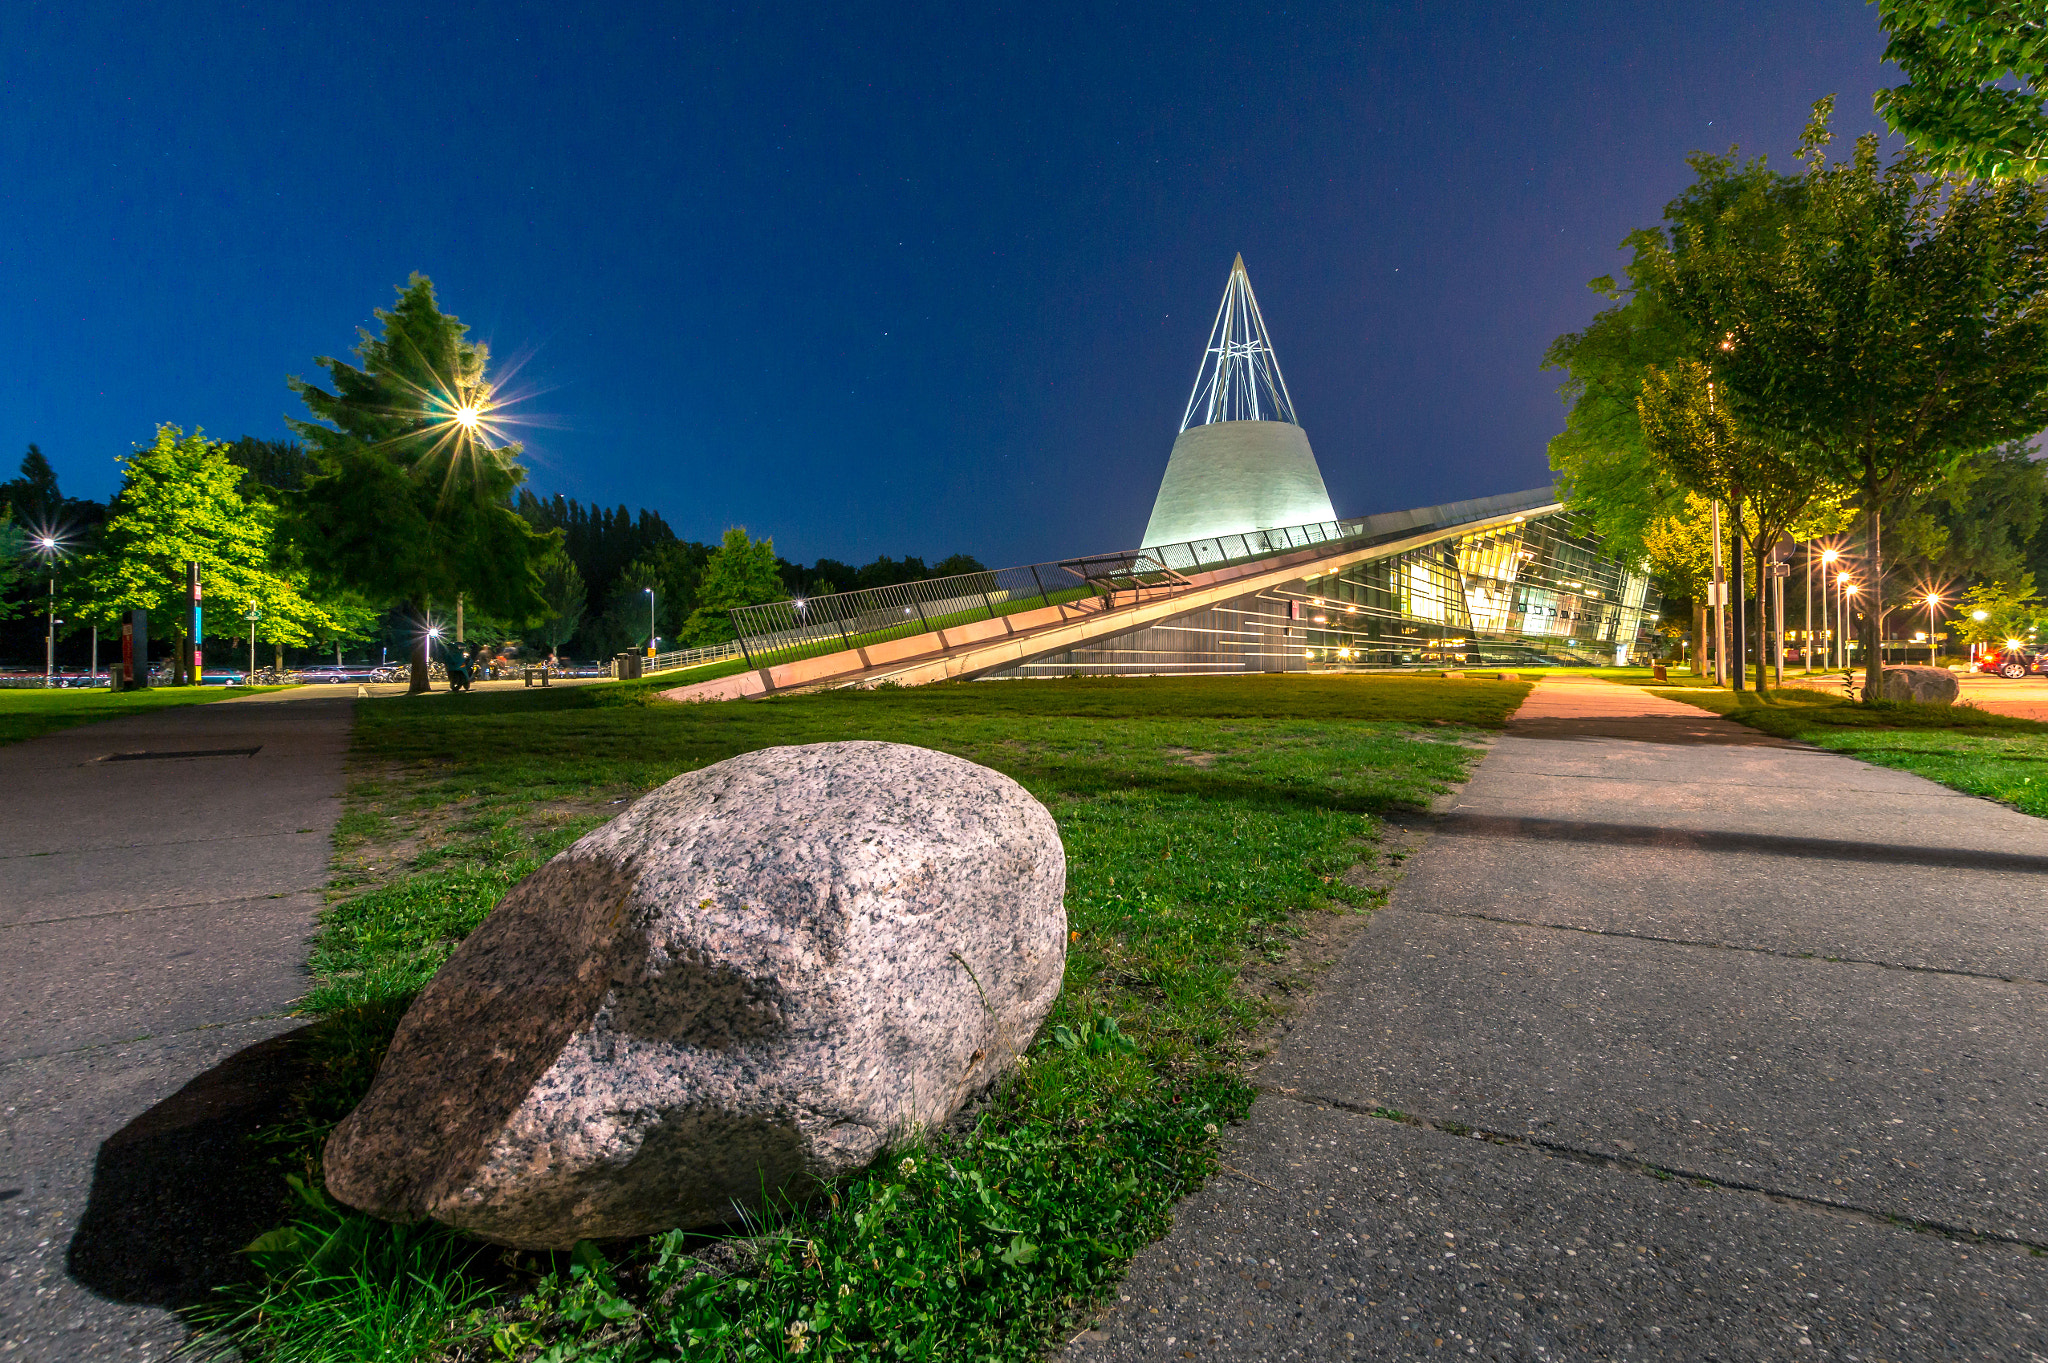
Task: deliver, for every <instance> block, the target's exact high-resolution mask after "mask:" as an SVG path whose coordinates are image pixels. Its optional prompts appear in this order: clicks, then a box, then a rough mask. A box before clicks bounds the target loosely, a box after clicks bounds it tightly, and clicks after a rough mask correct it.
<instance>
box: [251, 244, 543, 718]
mask: <svg viewBox="0 0 2048 1363" xmlns="http://www.w3.org/2000/svg"><path fill="white" fill-rule="evenodd" d="M377 319H378V321H380V322H381V323H383V334H382V335H381V336H372V335H371V334H369V333H368V332H363V333H362V339H361V341H360V342H359V343H358V344H357V346H356V349H355V354H356V358H357V359H358V360H359V361H360V367H358V366H357V365H351V364H347V363H345V362H343V361H341V360H337V359H333V358H331V357H328V356H321V357H319V358H317V359H316V361H315V363H317V364H318V365H319V366H320V367H321V368H322V369H324V370H326V371H327V374H328V377H329V378H330V379H331V380H332V381H333V385H334V391H333V392H331V393H330V392H328V391H326V390H324V389H321V388H317V387H315V386H314V385H312V384H310V383H308V382H306V381H305V380H303V379H299V378H293V379H291V380H290V383H291V386H292V389H293V391H294V392H296V393H298V395H299V397H300V398H301V399H302V400H303V401H304V402H305V404H306V407H307V409H308V410H309V411H311V412H312V414H313V416H314V418H315V419H314V420H312V421H293V422H291V423H290V425H291V427H292V429H293V431H295V432H296V433H297V434H298V436H299V437H300V438H301V439H302V440H304V441H305V442H306V445H307V446H308V448H309V449H310V451H311V454H312V460H313V471H312V472H311V473H310V474H309V475H308V476H307V477H306V479H305V484H304V486H303V487H302V488H301V489H300V490H299V491H298V492H296V493H293V494H290V495H289V496H288V498H287V500H286V506H287V509H288V512H289V516H290V525H291V532H292V539H293V541H294V543H295V544H296V546H297V547H298V550H299V552H300V553H302V554H303V555H304V558H305V562H306V565H307V567H308V568H309V569H310V570H311V572H312V573H313V576H314V579H315V581H317V582H319V583H321V584H322V585H323V586H328V587H331V588H334V589H339V590H345V591H350V592H354V593H356V594H358V595H360V596H361V597H363V598H365V599H367V600H370V601H373V602H398V603H402V604H403V606H404V609H405V611H406V613H407V615H408V616H410V617H412V618H414V619H415V620H417V621H420V622H421V624H422V625H423V617H424V614H425V608H426V606H427V605H428V604H429V603H438V604H440V605H441V606H442V607H443V608H446V607H447V606H449V605H452V604H453V602H454V600H455V598H456V596H457V595H463V596H465V597H466V598H467V599H468V601H470V602H472V603H474V605H475V606H476V608H477V609H478V610H479V611H480V612H481V613H483V614H485V615H492V616H499V617H503V618H506V619H509V620H515V621H526V620H531V619H535V618H538V617H539V616H540V615H542V614H543V613H544V612H545V611H546V609H547V606H546V603H545V602H544V601H543V600H542V598H541V593H540V579H539V576H538V573H537V568H538V565H539V562H540V560H541V557H542V556H543V555H544V554H545V553H546V552H547V550H548V548H549V546H550V544H551V543H552V542H553V537H552V536H550V535H548V534H546V533H544V532H542V531H540V530H537V529H535V528H534V527H533V526H531V525H530V524H528V522H527V521H526V520H525V519H524V518H523V517H521V516H520V515H519V513H518V512H517V511H515V510H514V509H513V507H512V498H513V494H514V493H515V492H516V491H517V490H518V487H519V484H520V483H521V481H523V480H524V478H525V476H526V474H525V470H524V469H523V468H521V467H520V465H519V462H518V458H519V455H520V453H521V450H520V447H519V446H518V445H516V444H512V445H504V446H496V447H494V446H493V445H492V444H491V440H490V438H489V437H490V429H491V428H490V412H491V410H492V402H493V390H492V387H491V384H490V382H489V381H488V380H487V379H486V378H485V374H484V370H485V366H486V363H487V361H488V359H489V355H488V352H487V351H486V349H485V347H484V346H482V345H479V344H477V343H476V342H474V341H469V340H466V339H464V336H465V333H466V332H467V331H468V328H467V327H465V326H464V325H463V324H462V323H461V322H459V321H457V320H456V319H455V318H454V317H451V316H449V315H447V314H445V313H443V312H442V311H441V310H440V307H439V306H438V305H437V304H436V303H435V301H434V287H433V284H432V283H431V282H430V281H429V280H428V279H427V278H426V277H425V276H423V275H418V274H415V275H414V276H412V278H411V280H410V281H409V282H408V283H407V285H406V286H405V288H403V289H401V290H399V297H398V304H397V306H396V307H394V308H392V309H390V310H389V311H385V310H381V309H380V310H379V311H378V312H377ZM323 423H324V424H323ZM414 633H415V636H416V637H415V638H414V640H413V642H412V646H411V651H412V686H411V691H412V692H413V693H418V692H421V691H424V690H426V689H428V684H427V658H426V636H425V632H424V629H423V628H416V629H415V631H414Z"/></svg>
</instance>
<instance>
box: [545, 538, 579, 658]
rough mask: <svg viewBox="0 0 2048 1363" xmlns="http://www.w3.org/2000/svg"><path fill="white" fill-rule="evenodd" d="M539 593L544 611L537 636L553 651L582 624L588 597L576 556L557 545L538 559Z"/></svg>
mask: <svg viewBox="0 0 2048 1363" xmlns="http://www.w3.org/2000/svg"><path fill="white" fill-rule="evenodd" d="M540 595H541V599H542V600H543V601H545V602H547V614H546V615H544V616H542V617H541V622H540V628H539V638H540V641H541V643H542V644H543V645H545V646H546V648H547V650H548V652H549V653H554V652H555V651H557V650H558V649H560V648H561V647H562V646H563V645H565V644H567V643H568V642H569V640H570V639H572V638H574V637H575V635H576V631H577V630H578V629H580V628H581V627H582V625H583V611H584V608H585V606H586V605H587V603H588V601H589V595H588V593H587V591H586V589H585V588H584V585H583V574H582V573H580V572H578V571H577V570H576V560H575V559H572V558H570V557H569V554H568V551H567V550H565V549H563V548H561V547H560V546H559V545H558V546H556V547H555V548H553V549H550V550H549V551H548V552H547V554H546V556H545V557H543V558H542V559H541V561H540Z"/></svg>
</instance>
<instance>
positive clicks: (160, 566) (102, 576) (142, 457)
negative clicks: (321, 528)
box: [64, 425, 328, 659]
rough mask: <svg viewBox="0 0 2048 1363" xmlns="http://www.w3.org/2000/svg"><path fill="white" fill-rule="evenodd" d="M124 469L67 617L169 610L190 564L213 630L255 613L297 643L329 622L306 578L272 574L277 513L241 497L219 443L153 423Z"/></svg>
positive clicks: (75, 583) (76, 577)
mask: <svg viewBox="0 0 2048 1363" xmlns="http://www.w3.org/2000/svg"><path fill="white" fill-rule="evenodd" d="M122 463H123V465H124V476H123V479H122V483H121V491H120V492H119V493H118V494H116V495H115V497H114V500H113V503H112V505H111V506H110V507H109V515H108V518H107V522H106V525H105V527H104V528H103V529H102V531H101V533H100V539H99V545H98V547H97V549H96V550H95V551H94V552H92V553H90V554H88V555H86V556H85V557H84V561H83V563H82V564H81V565H80V568H79V570H78V571H77V572H75V573H74V574H72V576H71V581H70V583H69V584H68V587H67V589H66V592H65V595H64V608H65V612H66V614H68V615H71V616H73V617H74V618H78V619H84V620H91V621H97V622H100V623H102V624H110V623H112V621H113V620H114V619H115V618H116V617H117V616H119V615H121V614H123V613H125V612H127V611H130V610H148V611H164V610H167V609H169V608H170V607H171V606H173V605H174V604H175V603H176V602H177V601H179V600H180V599H182V597H183V594H184V581H185V564H186V563H187V562H188V561H190V562H196V563H198V565H199V574H200V581H201V582H202V583H203V584H204V587H205V592H206V605H207V615H208V618H210V619H211V620H212V621H213V623H214V624H215V625H216V626H218V625H220V624H221V623H222V621H223V612H224V613H225V614H226V616H227V617H228V618H233V617H239V616H246V615H247V613H248V611H249V610H250V608H251V607H253V608H255V609H256V610H257V611H258V612H260V618H261V619H263V620H267V621H268V622H269V624H268V626H267V629H268V631H269V635H268V637H270V638H272V639H274V640H275V641H276V642H279V643H300V642H303V641H304V640H305V639H306V638H308V637H309V635H308V632H309V630H310V629H311V628H313V627H314V626H316V625H325V624H327V623H328V618H327V615H326V612H325V611H323V610H322V609H321V608H320V606H318V605H317V604H315V603H314V602H313V601H311V600H310V599H308V597H307V595H306V593H305V590H304V583H303V581H301V580H295V579H294V578H292V577H291V576H289V575H286V574H282V573H279V572H278V571H276V567H275V565H276V544H275V538H276V530H277V515H276V511H275V509H274V508H273V507H271V506H270V505H269V504H268V503H266V502H262V501H250V500H248V499H246V498H244V497H243V496H242V494H241V491H240V485H241V481H242V471H241V470H240V469H239V468H237V467H235V466H234V465H233V464H231V463H229V462H228V459H227V454H226V447H225V446H224V445H221V444H218V443H216V442H213V441H209V440H208V439H206V437H205V435H204V433H203V432H200V431H194V432H193V433H192V434H191V435H186V434H185V433H184V432H183V431H182V430H180V429H179V428H178V427H176V426H170V425H165V426H159V427H158V428H157V433H156V441H155V443H154V444H152V445H150V446H148V447H146V448H140V449H138V450H137V451H136V452H135V453H133V454H131V455H128V456H126V457H125V458H124V459H123V460H122ZM222 632H223V633H224V634H227V635H229V636H230V637H232V636H233V635H234V634H235V633H237V632H238V631H237V630H236V629H234V628H230V629H227V630H223V631H222ZM184 656H185V655H184V654H183V651H182V650H181V651H180V657H181V659H182V658H183V657H184Z"/></svg>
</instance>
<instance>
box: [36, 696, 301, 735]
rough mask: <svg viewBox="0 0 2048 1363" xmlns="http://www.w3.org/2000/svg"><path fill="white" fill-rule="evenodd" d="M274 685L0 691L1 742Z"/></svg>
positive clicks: (202, 701)
mask: <svg viewBox="0 0 2048 1363" xmlns="http://www.w3.org/2000/svg"><path fill="white" fill-rule="evenodd" d="M281 689H282V688H280V687H275V686H254V687H251V686H178V687H169V686H164V687H152V688H151V689H149V690H147V691H121V692H113V691H90V690H57V689H52V690H48V691H44V690H40V689H36V690H18V689H16V688H13V687H9V688H7V689H5V690H0V744H6V743H19V742H21V740H23V739H24V738H34V737H35V736H36V735H37V734H46V733H49V732H50V731H51V730H53V729H69V728H71V727H72V726H73V725H78V724H97V723H98V722H99V721H101V720H103V719H114V718H117V717H118V716H121V715H136V714H142V713H144V712H145V711H149V710H166V709H169V708H171V707H172V706H176V705H204V704H206V703H207V702H208V701H216V700H232V699H234V698H235V697H236V696H249V695H255V694H256V693H257V692H260V691H276V690H281Z"/></svg>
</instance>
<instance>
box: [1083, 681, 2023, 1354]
mask: <svg viewBox="0 0 2048 1363" xmlns="http://www.w3.org/2000/svg"><path fill="white" fill-rule="evenodd" d="M1411 865H1412V869H1411V870H1410V872H1409V874H1408V876H1407V878H1406V879H1405V880H1404V881H1403V882H1402V883H1401V884H1400V885H1399V887H1398V888H1397V889H1396V891H1395V893H1394V895H1393V899H1392V902H1391V904H1390V905H1389V906H1388V907H1387V908H1386V909H1384V910H1382V911H1381V912H1379V913H1378V914H1376V915H1375V916H1374V918H1373V921H1372V923H1371V924H1370V925H1369V926H1368V928H1367V929H1366V931H1365V932H1364V933H1362V934H1361V935H1360V937H1359V938H1358V941H1357V944H1356V946H1355V948H1354V950H1353V951H1352V953H1351V955H1350V956H1349V958H1348V959H1347V960H1346V961H1345V962H1344V963H1342V964H1340V965H1339V966H1338V967H1337V968H1336V969H1335V970H1334V971H1333V973H1332V977H1331V978H1330V980H1329V981H1328V982H1327V984H1326V987H1325V989H1324V991H1323V992H1322V993H1321V994H1320V995H1318V998H1317V1001H1316V1002H1315V1003H1314V1004H1312V1005H1311V1006H1310V1007H1309V1009H1308V1010H1307V1011H1306V1013H1305V1014H1304V1015H1303V1016H1302V1017H1300V1018H1299V1019H1298V1020H1297V1025H1296V1027H1295V1030H1294V1031H1293V1032H1292V1034H1291V1035H1290V1036H1289V1037H1288V1038H1287V1039H1286V1040H1285V1041H1284V1042H1283V1044H1282V1046H1281V1048H1280V1050H1279V1052H1278V1053H1277V1054H1276V1055H1275V1057H1274V1058H1273V1059H1272V1060H1271V1061H1270V1062H1268V1063H1267V1064H1266V1065H1265V1067H1264V1068H1263V1070H1262V1071H1261V1073H1260V1075H1259V1083H1260V1087H1261V1090H1262V1095H1261V1097H1260V1099H1259V1101H1258V1103H1257V1105H1256V1106H1255V1107H1254V1109H1253V1112H1252V1116H1251V1119H1250V1120H1249V1121H1248V1122H1247V1123H1246V1124H1245V1125H1244V1126H1243V1127H1242V1128H1239V1129H1238V1130H1236V1131H1234V1132H1232V1133H1230V1136H1229V1139H1228V1142H1227V1148H1226V1151H1225V1154H1224V1159H1225V1160H1226V1161H1227V1162H1228V1165H1229V1168H1230V1172H1227V1173H1226V1174H1224V1175H1223V1176H1220V1177H1218V1178H1217V1179H1215V1180H1213V1181H1212V1182H1211V1184H1210V1185H1209V1186H1208V1187H1207V1188H1205V1189H1204V1190H1203V1191H1202V1192H1201V1193H1199V1194H1197V1195H1196V1196H1195V1197H1193V1198H1191V1199H1189V1200H1188V1202H1186V1203H1185V1204H1183V1206H1182V1208H1181V1211H1180V1214H1179V1216H1178V1221H1177V1225H1176V1227H1175V1229H1174V1231H1173V1233H1172V1234H1171V1235H1170V1236H1169V1237H1168V1238H1167V1239H1166V1240H1165V1241H1164V1242H1162V1243H1161V1244H1159V1245H1156V1246H1154V1247H1153V1248H1152V1249H1151V1250H1149V1251H1147V1252H1146V1253H1145V1254H1144V1255H1143V1256H1141V1258H1140V1260H1139V1262H1138V1264H1137V1265H1136V1266H1135V1268H1134V1270H1133V1273H1132V1276H1131V1279H1130V1282H1129V1283H1128V1284H1127V1285H1126V1286H1125V1287H1124V1288H1123V1289H1122V1295H1123V1296H1124V1297H1126V1298H1127V1301H1126V1302H1124V1303H1122V1304H1120V1305H1119V1307H1118V1308H1117V1310H1116V1311H1115V1312H1114V1313H1112V1315H1111V1316H1110V1317H1109V1318H1108V1319H1106V1320H1105V1321H1104V1322H1103V1326H1102V1329H1101V1331H1100V1332H1090V1333H1089V1334H1088V1335H1085V1336H1083V1337H1082V1339H1081V1340H1079V1341H1078V1342H1077V1343H1076V1344H1075V1345H1074V1346H1073V1348H1072V1349H1071V1350H1070V1354H1069V1356H1070V1357H1071V1358H1073V1359H1076V1360H1088V1359H1095V1358H1115V1359H1162V1360H1163V1359H1181V1358H1259V1359H1345V1358H1416V1357H1435V1356H1439V1355H1442V1354H1457V1355H1464V1356H1472V1357H1482V1358H1496V1359H1577V1358H1603V1357H1628V1358H1720V1359H1738V1358H1739V1359H1752V1358H1826V1359H1845V1360H1846V1359H1869V1360H1876V1359H1891V1360H1904V1359H1932V1358H1943V1359H1950V1358H1971V1359H1975V1358H1985V1359H1991V1358H1996V1359H2017V1360H2022V1361H2023V1363H2027V1361H2029V1360H2041V1359H2048V1258H2043V1257H2039V1256H2037V1255H2036V1254H2034V1253H2033V1252H2031V1247H2034V1246H2048V986H2044V981H2048V893H2044V892H2043V888H2044V886H2048V823H2043V822H2042V821H2039V820H2035V819H2031V818H2029V817H2027V816H2025V815H2021V814H2017V813H2014V812H2012V811H2009V810H2006V809H2004V808H2002V807H2000V806H1997V805H1994V804H1991V803H1988V802H1986V801H1982V800H1976V799H1972V798H1970V797H1967V796H1963V795H1958V794H1956V793H1954V792H1952V791H1949V790H1946V789H1944V788H1943V787H1940V786H1936V785H1933V784H1931V783H1929V782H1926V781H1923V780H1920V779H1918V778H1917V777H1913V776H1908V775H1905V774H1903V773H1898V772H1891V771H1886V770H1883V769H1880V768H1876V767H1870V766H1865V765H1863V764H1861V763H1858V762H1855V761H1853V760H1851V759H1848V758H1844V757H1837V756H1833V755H1830V754H1826V753H1820V752H1816V751H1813V750H1810V749H1807V748H1803V747H1800V746H1797V745H1792V744H1786V743H1781V742H1778V741H1776V740H1773V739H1769V738H1766V737H1764V736H1762V735H1760V734H1757V733H1755V732H1753V731H1751V730H1747V729H1743V728H1741V727H1739V726H1737V725H1733V724H1730V723H1728V722H1726V721H1723V720H1718V719H1715V718H1712V717H1710V716H1708V715H1707V714H1705V713H1704V712H1702V711H1700V710H1697V709H1694V708H1692V707H1690V706H1685V705H1681V704H1678V703H1675V702H1666V701H1662V700H1659V699H1657V698H1656V697H1652V696H1648V695H1645V694H1643V693H1641V692H1639V691H1636V690H1634V689H1632V688H1627V687H1621V686H1611V685H1607V684H1604V683H1600V682H1597V681H1591V680H1578V681H1563V680H1554V681H1546V682H1544V683H1542V684H1540V685H1539V686H1538V687H1537V688H1536V690H1535V692H1534V693H1533V695H1532V696H1531V697H1530V699H1529V701H1528V703H1527V704H1525V705H1524V706H1523V708H1522V710H1521V711H1520V713H1519V714H1518V715H1517V716H1516V719H1515V722H1514V723H1513V725H1512V726H1511V727H1510V729H1509V731H1508V733H1507V734H1506V735H1504V736H1503V737H1502V738H1501V739H1500V740H1499V742H1498V744H1497V745H1496V746H1495V748H1494V749H1493V751H1492V753H1491V754H1490V755H1489V756H1488V757H1487V758H1486V760H1485V761H1484V762H1483V763H1482V764H1481V766H1480V768H1479V771H1478V772H1477V774H1476V775H1475V777H1474V779H1473V780H1472V782H1471V784H1470V785H1468V786H1467V787H1466V788H1465V790H1464V791H1463V792H1462V794H1461V795H1460V796H1459V797H1458V799H1457V801H1456V803H1455V807H1454V808H1453V809H1451V810H1450V811H1449V812H1448V813H1447V814H1445V815H1444V817H1443V819H1442V821H1441V823H1440V824H1439V826H1438V828H1437V831H1436V833H1435V835H1434V836H1433V837H1432V838H1431V840H1430V842H1429V843H1428V844H1427V845H1426V846H1425V848H1424V849H1423V851H1422V852H1421V853H1420V854H1419V855H1418V856H1417V857H1416V858H1415V859H1414V861H1413V862H1412V864H1411ZM1401 1114H1406V1115H1407V1117H1408V1120H1401V1119H1399V1118H1400V1115H1401ZM1467 1132H1470V1133H1471V1134H1469V1135H1468V1134H1464V1133H1467ZM1486 1136H1491V1137H1492V1139H1483V1138H1475V1137H1486ZM1916 1226H1918V1227H1920V1228H1918V1229H1916V1228H1915V1227H1916Z"/></svg>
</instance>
